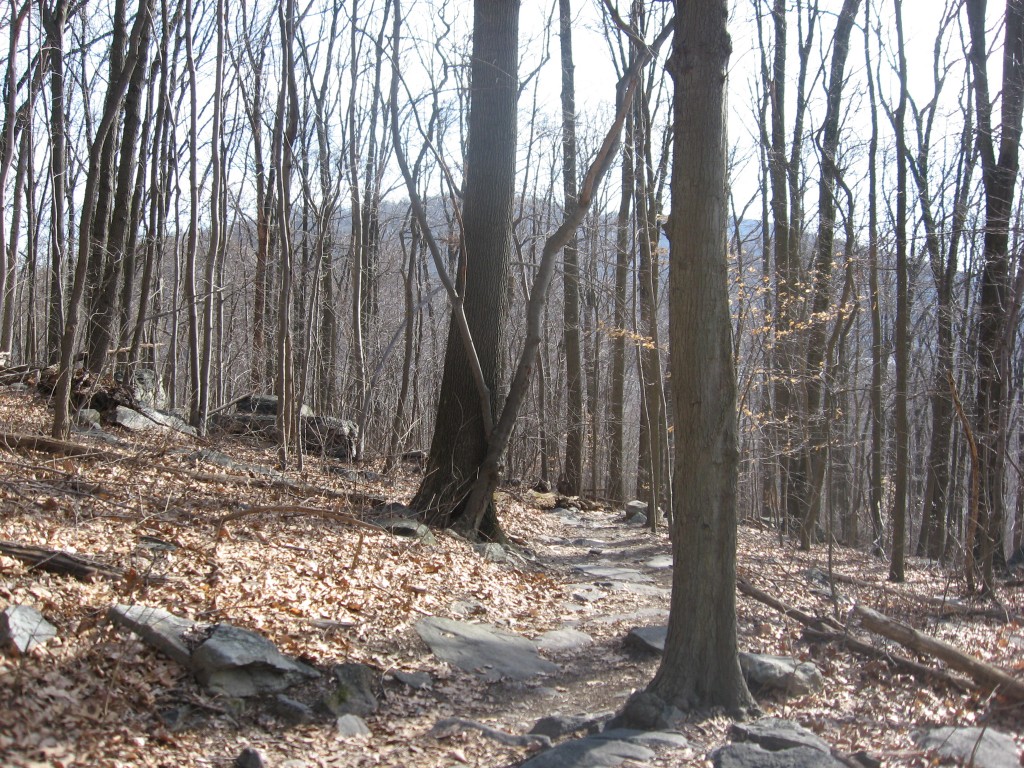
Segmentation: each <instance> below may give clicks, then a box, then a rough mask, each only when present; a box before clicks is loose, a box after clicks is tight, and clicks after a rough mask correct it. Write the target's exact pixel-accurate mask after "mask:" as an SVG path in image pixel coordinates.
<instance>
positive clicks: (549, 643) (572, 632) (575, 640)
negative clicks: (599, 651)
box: [534, 629, 594, 653]
mask: <svg viewBox="0 0 1024 768" xmlns="http://www.w3.org/2000/svg"><path fill="white" fill-rule="evenodd" d="M534 642H535V643H536V644H537V648H539V649H540V650H542V651H548V652H550V653H567V652H569V651H578V650H580V649H582V648H586V647H587V646H588V645H593V643H594V638H593V637H591V636H590V635H588V634H587V633H586V632H580V631H579V630H578V629H553V630H551V631H550V632H545V633H544V634H543V635H541V636H540V637H538V638H537V639H536V640H534Z"/></svg>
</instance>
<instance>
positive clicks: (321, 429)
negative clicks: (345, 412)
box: [300, 414, 359, 460]
mask: <svg viewBox="0 0 1024 768" xmlns="http://www.w3.org/2000/svg"><path fill="white" fill-rule="evenodd" d="M300 429H301V431H302V447H303V448H304V449H305V450H307V451H318V452H319V453H321V454H322V455H325V456H332V457H334V458H336V459H342V460H345V459H354V458H356V454H357V453H358V448H359V425H358V424H356V423H355V422H354V421H349V420H348V419H336V418H334V417H333V416H313V415H312V414H303V416H302V418H301V419H300Z"/></svg>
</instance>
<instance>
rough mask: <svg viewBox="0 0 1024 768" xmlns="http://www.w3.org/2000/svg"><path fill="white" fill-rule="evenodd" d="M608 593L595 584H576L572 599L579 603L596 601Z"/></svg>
mask: <svg viewBox="0 0 1024 768" xmlns="http://www.w3.org/2000/svg"><path fill="white" fill-rule="evenodd" d="M605 595H607V593H606V592H602V591H601V590H600V589H598V588H597V587H595V586H594V585H593V584H575V585H573V590H572V599H573V600H575V601H576V602H578V603H596V602H597V601H598V600H600V599H601V598H602V597H605Z"/></svg>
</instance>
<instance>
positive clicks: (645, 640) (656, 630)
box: [623, 626, 668, 654]
mask: <svg viewBox="0 0 1024 768" xmlns="http://www.w3.org/2000/svg"><path fill="white" fill-rule="evenodd" d="M666 637H668V627H665V626H659V627H633V629H631V630H629V633H628V634H627V635H626V639H625V640H624V641H623V645H625V646H626V647H627V648H632V649H633V650H637V651H644V652H647V653H659V654H660V653H664V652H665V638H666Z"/></svg>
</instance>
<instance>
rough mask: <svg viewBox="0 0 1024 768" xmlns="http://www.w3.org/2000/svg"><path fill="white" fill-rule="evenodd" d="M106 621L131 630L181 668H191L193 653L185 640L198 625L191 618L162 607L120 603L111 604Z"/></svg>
mask: <svg viewBox="0 0 1024 768" xmlns="http://www.w3.org/2000/svg"><path fill="white" fill-rule="evenodd" d="M107 618H108V619H110V621H111V623H113V624H115V625H117V626H119V627H124V628H125V629H128V630H131V631H132V632H134V633H135V634H137V635H138V636H139V637H141V638H142V639H143V640H145V641H146V642H147V643H149V645H151V646H153V647H154V648H156V649H157V650H158V651H160V652H162V653H163V654H164V655H166V656H169V657H170V658H171V659H173V660H174V661H176V662H178V663H179V664H181V665H182V666H183V667H188V666H190V660H191V658H192V652H191V651H190V650H189V647H188V646H187V645H186V644H185V637H186V635H187V634H188V633H190V632H192V631H194V630H195V629H196V627H197V626H198V625H197V624H196V623H195V622H194V621H192V620H191V619H183V618H181V617H180V616H175V615H174V614H172V613H168V612H167V611H165V610H164V609H163V608H150V607H149V606H146V605H121V604H116V605H112V606H111V607H110V610H109V611H107Z"/></svg>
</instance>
